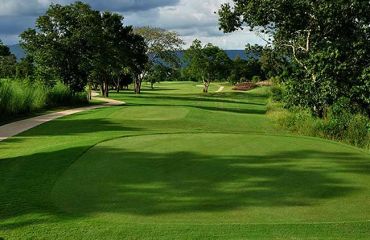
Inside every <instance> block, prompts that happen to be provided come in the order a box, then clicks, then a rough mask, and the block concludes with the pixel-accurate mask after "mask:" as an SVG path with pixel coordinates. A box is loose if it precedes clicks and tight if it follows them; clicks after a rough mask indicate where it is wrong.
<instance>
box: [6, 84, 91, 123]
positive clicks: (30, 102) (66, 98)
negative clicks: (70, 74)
mask: <svg viewBox="0 0 370 240" xmlns="http://www.w3.org/2000/svg"><path fill="white" fill-rule="evenodd" d="M85 103H87V97H86V94H83V93H73V92H72V91H71V90H70V89H69V88H68V87H67V86H65V85H64V84H62V83H57V84H56V85H55V86H54V87H53V88H50V87H47V86H44V85H43V84H42V83H40V82H34V83H31V82H30V81H28V80H0V116H1V118H2V119H6V118H10V117H14V116H17V115H20V114H29V113H32V112H35V111H38V110H41V109H44V108H47V107H56V106H70V105H78V104H85Z"/></svg>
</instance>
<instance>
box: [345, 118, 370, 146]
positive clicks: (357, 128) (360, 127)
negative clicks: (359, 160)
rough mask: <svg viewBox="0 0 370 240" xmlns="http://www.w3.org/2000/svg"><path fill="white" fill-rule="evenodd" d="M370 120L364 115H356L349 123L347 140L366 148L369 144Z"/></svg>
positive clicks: (346, 133)
mask: <svg viewBox="0 0 370 240" xmlns="http://www.w3.org/2000/svg"><path fill="white" fill-rule="evenodd" d="M369 127H370V126H369V119H368V118H367V117H365V116H363V115H360V114H356V115H355V116H353V117H352V119H351V120H350V121H349V123H348V128H347V131H346V132H345V140H346V142H348V143H349V144H352V145H355V146H357V147H366V146H367V145H368V144H369V140H370V136H369Z"/></svg>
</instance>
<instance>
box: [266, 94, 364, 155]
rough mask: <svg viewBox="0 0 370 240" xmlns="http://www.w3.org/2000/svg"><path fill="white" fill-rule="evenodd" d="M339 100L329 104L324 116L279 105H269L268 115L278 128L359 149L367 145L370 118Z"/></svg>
mask: <svg viewBox="0 0 370 240" xmlns="http://www.w3.org/2000/svg"><path fill="white" fill-rule="evenodd" d="M346 101H347V100H345V99H342V100H341V101H340V102H339V103H337V104H335V105H333V106H332V108H331V109H330V110H329V112H328V113H327V116H326V117H325V118H323V119H322V118H318V117H316V116H314V115H313V114H312V112H311V110H310V109H304V108H298V107H295V108H291V109H289V110H288V109H285V108H283V105H282V104H279V103H276V102H272V103H270V104H269V116H270V117H271V118H273V119H274V120H275V122H276V123H277V125H278V127H280V128H283V129H285V130H289V131H291V132H294V133H297V134H300V135H306V136H314V137H322V138H326V139H330V140H336V141H341V142H344V143H348V144H351V145H354V146H357V147H361V148H369V147H370V131H369V130H370V121H369V119H368V117H366V116H365V115H362V114H358V113H357V114H356V113H351V112H350V111H347V110H346V107H345V106H346Z"/></svg>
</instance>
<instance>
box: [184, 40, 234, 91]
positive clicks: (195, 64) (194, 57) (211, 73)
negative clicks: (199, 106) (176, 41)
mask: <svg viewBox="0 0 370 240" xmlns="http://www.w3.org/2000/svg"><path fill="white" fill-rule="evenodd" d="M185 59H186V60H187V62H188V66H187V72H188V73H189V74H190V75H192V76H193V77H194V78H196V79H200V80H202V81H203V84H204V88H203V92H205V93H207V92H208V87H209V85H210V84H211V82H212V81H215V80H222V79H226V78H227V77H228V72H229V69H230V62H231V60H230V59H229V57H228V56H227V54H226V53H225V51H224V50H222V49H220V48H219V47H217V46H214V45H212V44H211V43H208V44H206V45H205V46H202V42H201V41H199V40H195V41H194V42H193V44H192V45H191V46H190V48H189V49H188V50H186V51H185Z"/></svg>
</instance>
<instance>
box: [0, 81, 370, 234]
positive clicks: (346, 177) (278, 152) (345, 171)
mask: <svg viewBox="0 0 370 240" xmlns="http://www.w3.org/2000/svg"><path fill="white" fill-rule="evenodd" d="M196 85H197V84H196V83H191V82H173V83H171V82H164V83H160V84H158V85H157V86H156V88H155V89H154V90H152V89H150V88H144V91H143V94H142V95H140V96H138V95H134V94H133V93H131V92H127V91H126V92H122V93H112V94H111V97H112V98H113V99H116V100H121V101H124V102H126V103H127V105H125V106H113V107H109V108H103V109H95V110H91V111H87V112H82V113H78V114H75V115H71V116H67V117H63V118H60V119H57V120H54V121H51V122H48V123H45V124H42V125H40V126H38V127H36V128H33V129H31V130H29V131H27V132H24V133H22V134H20V135H18V136H15V137H12V138H9V139H7V140H5V141H4V142H1V143H0V239H5V240H10V239H37V240H38V239H79V240H80V239H99V240H100V239H348V240H349V239H369V238H370V184H369V183H370V155H369V153H368V152H366V151H365V150H361V149H358V148H355V147H351V146H348V145H345V144H341V143H337V142H333V141H328V140H323V139H320V138H312V137H304V136H292V135H291V134H289V133H287V132H284V131H281V130H278V129H276V127H274V126H273V123H272V122H271V120H269V118H268V117H267V116H266V111H267V110H266V104H267V98H268V88H258V89H255V90H252V91H249V92H232V90H231V87H229V86H225V89H224V90H223V92H218V93H215V92H216V91H217V90H218V89H219V87H220V85H218V84H214V85H211V87H210V92H212V93H210V94H201V93H200V92H201V88H199V87H197V86H196Z"/></svg>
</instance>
